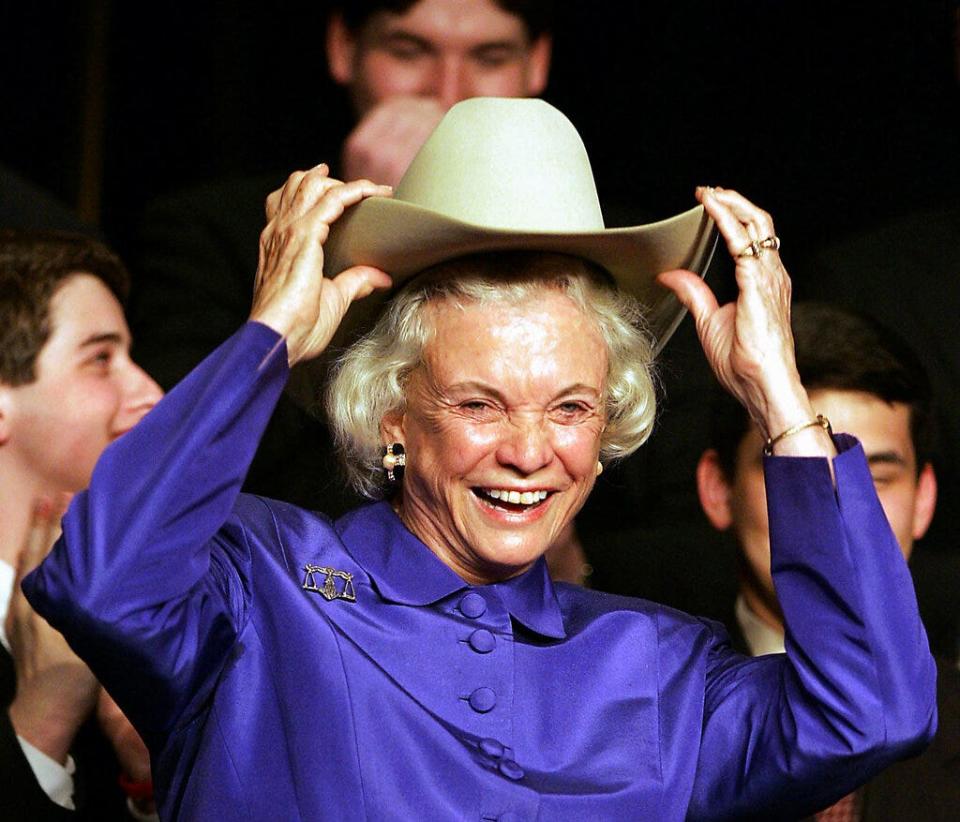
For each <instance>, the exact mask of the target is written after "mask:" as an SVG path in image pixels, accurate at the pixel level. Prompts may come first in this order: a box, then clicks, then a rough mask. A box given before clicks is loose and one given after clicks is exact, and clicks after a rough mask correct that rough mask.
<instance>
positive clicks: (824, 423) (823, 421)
mask: <svg viewBox="0 0 960 822" xmlns="http://www.w3.org/2000/svg"><path fill="white" fill-rule="evenodd" d="M815 425H819V426H820V427H821V428H822V429H823V430H824V431H826V432H827V434H829V435H830V436H831V437H832V436H833V428H831V427H830V420H828V419H827V418H826V417H825V416H823V414H817V418H816V419H815V420H810V422H801V423H800V424H799V425H795V426H793V428H788V429H787V430H786V431H784V432H783V433H782V434H778V435H777V436H775V437H771V438H770V439H768V440H767V441H766V443H765V444H764V446H763V455H764V456H765V457H770V456H773V446H775V445H776V444H777V443H778V442H780V440H785V439H786V438H787V437H792V436H793V435H794V434H798V433H800V432H801V431H803V430H804V429H806V428H813V427H814V426H815Z"/></svg>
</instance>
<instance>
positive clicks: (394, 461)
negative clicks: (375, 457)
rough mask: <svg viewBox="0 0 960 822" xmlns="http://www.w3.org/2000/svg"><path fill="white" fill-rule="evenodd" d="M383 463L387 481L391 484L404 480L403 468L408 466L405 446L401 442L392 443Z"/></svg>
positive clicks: (388, 447) (387, 448)
mask: <svg viewBox="0 0 960 822" xmlns="http://www.w3.org/2000/svg"><path fill="white" fill-rule="evenodd" d="M381 463H382V465H383V467H384V470H385V471H386V472H387V479H388V480H389V481H390V483H391V484H393V483H397V482H400V480H402V479H403V468H404V466H405V465H406V464H407V457H406V455H405V454H404V452H403V446H402V445H401V444H400V443H399V442H391V443H390V444H389V445H388V446H387V447H386V450H385V453H384V455H383V460H381Z"/></svg>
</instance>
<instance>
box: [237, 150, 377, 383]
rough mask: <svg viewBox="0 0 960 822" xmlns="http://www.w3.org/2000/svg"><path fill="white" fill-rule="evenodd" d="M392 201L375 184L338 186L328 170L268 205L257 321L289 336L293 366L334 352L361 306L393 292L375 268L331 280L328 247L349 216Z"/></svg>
mask: <svg viewBox="0 0 960 822" xmlns="http://www.w3.org/2000/svg"><path fill="white" fill-rule="evenodd" d="M391 193H392V189H391V188H390V187H389V186H379V185H375V184H374V183H371V182H370V181H369V180H356V181H354V182H351V183H343V182H341V181H339V180H334V179H333V178H331V177H330V176H329V169H328V168H327V166H326V165H325V164H321V165H319V166H316V167H315V168H312V169H310V170H309V171H306V172H304V171H297V172H294V173H293V174H291V175H290V177H289V178H288V179H287V182H286V184H285V185H284V186H283V187H282V188H280V189H277V191H274V192H273V193H272V194H271V195H270V196H269V197H268V198H267V227H266V228H265V229H264V230H263V233H262V234H261V235H260V262H259V265H258V267H257V278H256V284H255V286H254V294H253V307H252V309H251V311H250V319H251V320H256V321H257V322H261V323H263V324H264V325H268V326H270V327H271V328H272V329H273V330H274V331H276V332H277V333H279V334H282V335H283V337H284V338H285V339H286V343H287V357H288V360H289V363H290V365H291V366H292V365H295V364H296V363H298V362H300V361H301V360H308V359H311V358H312V357H316V356H317V355H319V354H320V353H321V352H322V351H323V349H324V348H326V347H327V344H328V343H329V342H330V339H331V338H332V337H333V334H334V332H335V331H336V330H337V327H338V326H339V325H340V321H341V320H342V319H343V316H344V314H346V312H347V309H348V308H349V307H350V304H351V303H352V302H353V301H354V300H358V299H361V298H363V297H366V296H367V295H368V294H370V293H371V292H372V291H373V290H374V289H376V288H389V287H390V285H391V281H390V277H389V276H387V274H386V273H384V272H383V271H381V270H380V269H378V268H373V267H372V266H353V267H352V268H348V269H347V270H346V271H343V272H341V273H340V274H338V275H337V276H336V277H334V278H333V279H327V278H326V277H324V276H323V244H324V243H325V242H326V240H327V237H328V235H329V233H330V226H331V225H332V224H333V222H334V221H336V220H337V219H338V218H339V217H340V216H341V215H342V214H343V212H344V211H345V210H346V209H347V208H349V207H350V206H352V205H355V204H357V203H359V202H360V201H361V200H363V199H365V198H367V197H372V196H389V195H390V194H391Z"/></svg>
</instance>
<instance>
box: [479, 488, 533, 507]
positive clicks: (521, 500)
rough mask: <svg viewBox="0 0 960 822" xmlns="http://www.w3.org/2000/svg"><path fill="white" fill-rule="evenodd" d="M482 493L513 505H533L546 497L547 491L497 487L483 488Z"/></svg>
mask: <svg viewBox="0 0 960 822" xmlns="http://www.w3.org/2000/svg"><path fill="white" fill-rule="evenodd" d="M483 493H484V494H486V495H487V496H488V497H491V498H493V499H498V500H501V501H503V502H510V503H513V504H514V505H533V504H534V503H535V502H542V501H543V500H545V499H546V498H547V494H548V493H549V492H548V491H507V490H501V489H499V488H484V489H483Z"/></svg>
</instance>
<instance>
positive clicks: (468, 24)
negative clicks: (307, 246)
mask: <svg viewBox="0 0 960 822" xmlns="http://www.w3.org/2000/svg"><path fill="white" fill-rule="evenodd" d="M552 5H553V4H552V2H551V0H521V1H519V2H518V0H468V2H464V0H351V2H349V3H347V2H335V3H333V4H332V6H333V10H332V13H331V16H330V20H329V25H328V30H327V39H326V44H327V63H328V68H329V71H330V74H331V76H332V77H333V78H334V80H336V81H337V82H338V83H339V84H340V85H342V86H343V87H344V89H345V90H346V92H347V94H348V95H349V97H350V100H351V103H352V105H353V110H354V113H355V115H356V124H355V126H354V128H353V129H352V130H351V131H350V133H349V134H347V135H346V136H345V137H344V138H343V140H342V141H341V140H339V139H331V135H326V136H323V135H320V136H319V137H318V139H320V140H325V141H326V142H325V143H320V144H318V145H317V155H316V157H317V161H318V162H319V161H321V160H323V161H325V162H327V163H328V164H329V165H330V166H331V167H332V170H333V172H334V176H339V177H341V178H342V179H347V180H352V179H358V178H366V179H371V180H373V181H374V182H377V183H384V184H388V185H395V184H396V183H397V182H398V181H399V179H400V177H401V176H402V174H403V172H404V171H405V170H406V168H407V166H408V165H409V163H410V161H411V160H412V159H413V156H414V155H415V154H416V152H417V151H418V150H419V148H420V146H421V145H422V143H423V141H424V140H425V139H426V138H427V136H428V135H429V134H430V132H431V131H432V130H433V128H434V127H435V126H436V125H437V123H439V121H440V118H441V117H442V116H443V114H444V112H445V111H446V110H447V109H449V108H450V106H452V105H453V104H454V103H456V102H458V101H459V100H463V99H465V98H468V97H477V96H500V97H527V96H535V95H538V94H540V93H541V92H542V91H543V89H544V87H545V86H546V83H547V77H548V73H549V68H550V56H551V45H552V43H551V34H550V32H551V26H552ZM285 176H286V175H285V174H279V173H278V174H277V175H269V174H265V175H261V176H249V177H243V176H238V177H234V178H231V179H224V180H219V181H214V182H211V183H208V184H206V185H203V186H200V187H198V188H195V189H192V190H190V191H185V192H178V193H175V194H172V195H170V196H167V197H164V198H162V199H160V200H157V201H156V202H154V203H152V204H151V205H150V206H149V207H148V209H147V211H146V213H145V216H144V219H143V222H142V227H141V231H140V237H139V239H138V242H137V245H138V248H139V250H138V251H137V252H136V253H135V256H136V259H135V270H136V271H137V281H136V283H135V287H134V292H133V294H132V297H131V325H132V327H133V331H134V336H135V337H136V339H137V347H136V350H135V352H134V353H135V355H136V357H137V359H138V361H140V362H142V363H143V364H144V366H145V367H146V368H147V370H148V371H149V372H150V373H151V374H153V375H154V376H155V377H156V379H157V380H158V382H159V383H160V384H161V385H162V386H163V387H164V388H166V389H169V388H170V387H172V386H173V385H174V384H176V383H177V382H178V381H179V380H180V379H182V378H183V377H184V376H185V375H186V374H187V373H188V372H189V371H190V370H191V369H192V368H193V367H194V366H195V365H196V364H197V363H199V362H200V361H201V360H202V359H203V358H204V357H205V356H206V355H207V354H208V353H210V351H212V350H213V349H214V348H215V347H216V346H217V345H218V344H219V343H220V342H221V341H222V340H224V339H226V338H227V337H229V336H230V335H231V334H232V333H233V332H234V331H236V330H237V328H239V327H240V326H241V325H242V324H243V323H244V321H245V320H246V319H247V315H248V313H249V304H250V295H251V294H252V293H253V278H254V267H253V266H252V265H251V260H253V261H255V260H256V259H257V244H258V239H259V236H260V231H261V229H262V228H263V209H264V201H265V199H266V197H267V195H268V194H269V193H270V191H272V190H273V189H274V188H276V187H277V185H278V184H279V183H280V182H281V181H282V179H283V178H284V177H285ZM305 406H306V407H305ZM313 410H314V409H312V408H310V407H309V402H304V401H302V400H301V401H294V400H292V399H291V397H290V396H289V395H285V396H284V397H283V398H282V399H281V401H280V402H279V404H278V406H277V409H276V412H275V414H274V417H273V420H272V422H271V424H270V427H269V428H268V429H267V432H266V434H265V436H264V439H263V441H262V443H261V446H260V448H259V450H258V453H257V457H256V459H255V460H254V463H253V465H252V466H251V469H250V473H249V475H248V477H247V481H246V485H245V486H244V487H245V488H246V490H249V491H253V492H256V493H262V494H265V495H267V496H272V497H276V498H278V499H283V500H286V501H288V502H293V503H295V504H297V505H300V506H303V507H307V508H313V509H322V510H324V511H326V512H328V513H330V514H340V513H344V512H345V511H347V510H349V509H350V508H352V507H354V506H355V505H356V504H358V503H359V502H360V499H359V498H358V497H357V496H356V495H354V494H353V493H351V492H350V491H349V489H348V487H347V483H345V482H344V481H343V479H342V477H341V476H339V474H338V472H337V461H336V459H335V458H334V457H333V446H332V443H331V441H330V435H329V432H328V430H327V428H326V426H325V425H323V424H322V423H320V422H318V420H317V419H316V418H315V416H313V414H312V413H311V412H312V411H313Z"/></svg>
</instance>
